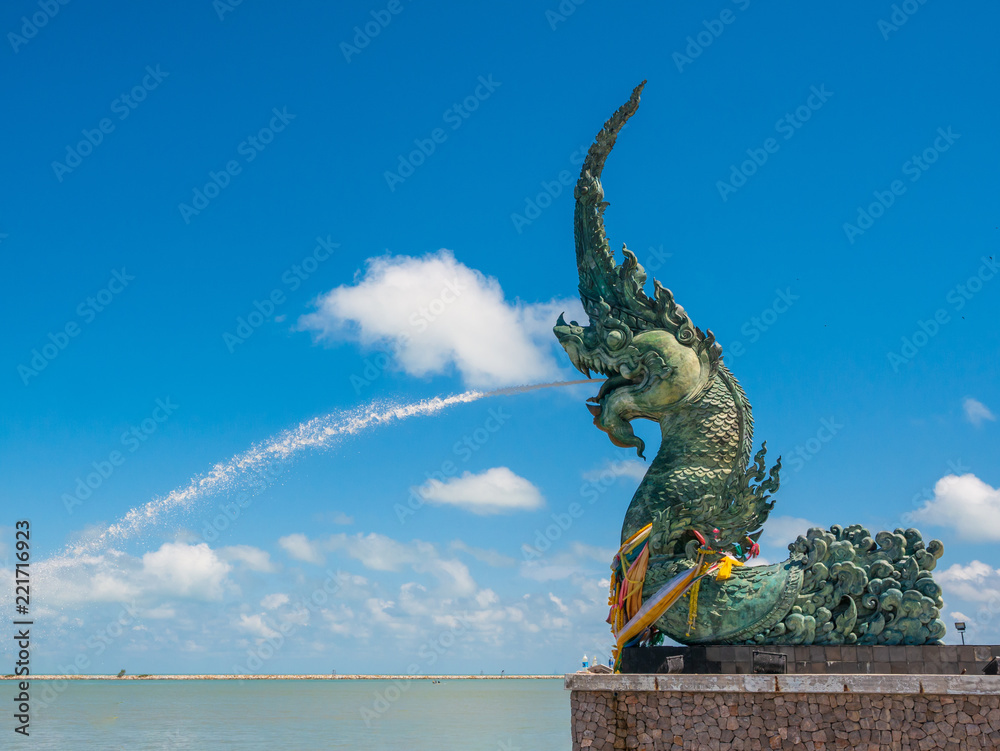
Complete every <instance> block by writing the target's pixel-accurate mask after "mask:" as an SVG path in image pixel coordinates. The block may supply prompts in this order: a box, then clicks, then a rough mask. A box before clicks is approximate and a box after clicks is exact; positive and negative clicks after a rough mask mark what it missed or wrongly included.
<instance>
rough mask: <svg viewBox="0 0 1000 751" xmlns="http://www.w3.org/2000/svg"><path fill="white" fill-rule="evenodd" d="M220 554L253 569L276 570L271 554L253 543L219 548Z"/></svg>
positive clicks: (262, 570)
mask: <svg viewBox="0 0 1000 751" xmlns="http://www.w3.org/2000/svg"><path fill="white" fill-rule="evenodd" d="M219 555H220V556H222V557H223V558H225V559H226V560H227V561H239V562H240V563H242V564H243V565H244V566H246V567H247V568H248V569H250V570H251V571H260V572H262V573H271V572H273V571H276V570H277V568H276V567H275V565H274V563H273V562H272V561H271V554H270V553H268V552H267V551H266V550H261V549H260V548H255V547H254V546H253V545H230V546H229V547H226V548H220V549H219Z"/></svg>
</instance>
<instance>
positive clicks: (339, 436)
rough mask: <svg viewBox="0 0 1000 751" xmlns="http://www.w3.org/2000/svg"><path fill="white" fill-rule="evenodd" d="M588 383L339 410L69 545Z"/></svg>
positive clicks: (94, 546)
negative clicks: (407, 430)
mask: <svg viewBox="0 0 1000 751" xmlns="http://www.w3.org/2000/svg"><path fill="white" fill-rule="evenodd" d="M600 380H601V379H598V378H591V379H583V380H578V381H555V382H553V383H540V384H532V385H527V386H512V387H507V388H500V389H494V390H492V391H466V392H464V393H461V394H454V395H452V396H447V397H434V398H433V399H423V400H421V401H419V402H414V403H412V404H395V403H392V402H388V401H373V402H371V403H369V404H367V405H365V406H363V407H358V408H355V409H349V410H338V411H336V412H331V413H330V414H328V415H324V416H322V417H316V418H313V419H312V420H307V421H306V422H303V423H301V424H299V425H298V426H297V427H295V428H291V429H289V430H284V431H282V432H281V433H278V434H277V435H275V436H273V437H272V438H269V439H268V440H266V441H263V442H261V443H258V444H254V445H253V446H251V447H250V448H249V449H248V450H247V451H244V452H243V453H241V454H237V455H236V456H234V457H232V458H231V459H229V460H227V461H224V462H220V463H218V464H216V465H215V466H214V467H212V469H211V470H210V471H208V472H206V473H205V474H202V475H197V476H195V477H193V478H191V481H190V482H189V483H188V484H187V485H185V486H183V487H181V488H177V489H176V490H172V491H171V492H170V493H168V494H167V495H165V496H163V497H161V498H155V499H153V500H152V501H149V502H148V503H146V504H144V505H142V506H137V507H136V508H133V509H131V510H130V511H129V512H128V513H127V514H125V516H124V517H122V518H121V519H119V520H118V521H117V522H115V523H114V524H112V525H110V526H109V527H108V528H107V529H105V530H104V531H102V532H100V533H98V534H97V535H95V536H92V537H90V538H89V539H87V540H85V541H82V542H80V543H78V544H75V545H72V546H70V549H69V551H68V552H70V553H72V554H73V555H81V554H84V553H93V552H96V551H97V550H100V549H103V548H106V547H107V546H108V545H110V544H112V543H115V542H123V541H125V540H127V539H129V538H132V537H134V536H136V535H138V534H140V533H142V532H143V531H145V530H146V529H148V528H149V527H151V526H153V525H155V524H158V523H160V522H161V521H163V520H164V518H165V517H166V516H167V515H168V514H171V513H173V512H177V511H189V510H191V508H192V507H193V505H194V504H195V502H196V501H198V500H200V499H202V498H204V497H207V496H211V495H215V494H217V493H223V492H228V493H231V492H234V491H236V490H238V489H241V488H246V487H248V486H256V485H258V484H259V485H263V486H264V487H266V486H267V485H270V484H271V483H272V482H274V480H275V479H276V478H277V475H278V474H279V473H280V471H281V470H282V468H283V467H284V465H287V464H288V463H289V462H290V461H292V460H293V459H294V458H295V457H296V456H297V455H298V454H300V453H302V452H303V451H305V450H307V449H328V448H331V447H333V446H336V445H337V444H339V443H340V442H341V441H343V440H344V439H345V438H347V437H349V436H353V435H356V434H358V433H360V432H361V431H363V430H366V429H368V428H372V427H377V426H379V425H385V424H387V423H391V422H396V421H400V420H405V419H407V418H410V417H417V416H420V415H433V414H436V413H437V412H440V411H441V410H443V409H445V408H447V407H450V406H452V405H454V404H467V403H469V402H475V401H478V400H480V399H485V398H487V397H491V396H512V395H515V394H523V393H526V392H528V391H536V390H538V389H547V388H557V387H561V386H575V385H578V384H582V383H594V382H599V381H600Z"/></svg>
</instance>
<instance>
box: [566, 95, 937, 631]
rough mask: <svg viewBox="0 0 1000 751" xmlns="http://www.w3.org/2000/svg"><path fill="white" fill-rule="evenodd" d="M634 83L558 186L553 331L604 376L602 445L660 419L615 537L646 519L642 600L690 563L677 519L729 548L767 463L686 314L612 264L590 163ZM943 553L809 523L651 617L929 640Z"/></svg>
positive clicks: (741, 406)
mask: <svg viewBox="0 0 1000 751" xmlns="http://www.w3.org/2000/svg"><path fill="white" fill-rule="evenodd" d="M641 90H642V84H640V85H639V86H638V87H637V88H636V89H635V91H633V92H632V96H631V98H630V99H629V101H628V102H626V103H625V104H624V105H623V106H622V107H621V108H620V109H619V110H618V111H617V112H616V113H615V114H614V115H613V116H612V117H611V119H610V120H608V122H607V123H605V125H604V128H603V129H602V130H601V132H600V133H598V135H597V138H596V139H595V142H594V144H593V146H591V148H590V151H589V152H588V154H587V158H586V160H585V161H584V163H583V168H582V171H581V174H580V179H579V181H578V182H577V185H576V189H575V191H574V195H575V198H576V211H575V216H574V225H575V226H574V235H575V239H576V261H577V269H578V271H579V276H580V288H579V289H580V299H581V300H582V302H583V307H584V310H585V311H586V312H587V315H588V316H589V318H590V323H589V325H587V326H581V325H579V324H578V323H577V322H576V321H571V322H570V323H567V322H566V321H565V320H564V319H563V317H562V316H560V317H559V321H558V323H557V324H556V326H555V329H554V331H555V334H556V336H557V337H558V338H559V342H560V344H562V346H563V347H564V348H565V350H566V352H567V354H568V355H569V358H570V360H571V361H572V362H573V364H574V365H575V366H576V367H577V368H578V369H579V370H580V371H581V372H583V373H584V374H586V375H587V376H588V377H589V376H590V372H591V371H597V372H598V373H601V374H602V375H605V376H607V380H606V381H605V382H604V383H603V384H602V385H601V388H600V391H599V392H598V394H597V396H596V397H594V398H592V399H589V400H588V404H587V407H588V409H589V410H590V411H591V413H592V414H593V415H594V424H595V425H596V426H597V427H598V428H600V429H601V430H603V431H604V432H606V433H607V434H608V437H609V438H610V439H611V441H612V443H614V444H615V445H616V446H620V447H625V448H627V447H634V448H635V449H636V451H637V452H638V454H639V456H643V451H644V448H645V446H644V445H643V441H642V440H641V439H640V438H638V437H637V436H636V435H635V434H634V433H633V431H632V426H631V424H630V423H631V421H632V420H635V419H637V418H643V419H647V420H655V421H656V422H658V423H659V424H660V430H661V443H660V448H659V450H658V451H657V453H656V457H655V458H654V459H653V461H652V463H651V465H650V467H649V471H648V472H647V473H646V475H645V477H644V478H643V480H642V482H641V484H640V485H639V488H638V489H637V490H636V492H635V495H634V496H633V498H632V502H631V504H630V505H629V508H628V511H627V512H626V514H625V522H624V525H623V527H622V535H621V536H622V540H623V541H624V540H625V539H627V538H628V537H630V536H631V535H632V534H633V533H635V532H636V531H637V530H639V529H641V528H642V527H644V526H645V525H647V524H650V523H652V525H653V529H652V534H651V537H650V543H649V545H650V562H649V567H648V570H647V574H646V580H645V584H644V589H643V599H644V600H645V599H647V598H649V597H650V596H651V595H652V594H653V593H655V592H656V590H657V589H658V588H659V587H660V586H661V585H662V584H663V583H664V582H666V581H667V580H669V579H670V578H671V577H673V576H674V575H675V574H677V573H679V572H681V571H683V570H685V569H688V568H690V567H692V566H694V565H695V561H696V558H697V555H698V548H699V546H700V543H699V542H698V541H697V540H696V539H695V537H694V535H693V533H692V530H700V531H702V532H704V533H708V532H711V531H712V530H717V532H716V533H715V535H714V539H712V540H710V544H711V547H712V548H713V549H714V550H718V551H727V552H731V553H733V554H735V555H737V556H738V554H739V552H740V549H739V548H738V547H737V545H739V544H740V543H741V542H744V541H745V538H746V537H748V536H749V537H751V538H752V539H754V540H755V539H757V537H758V536H759V534H760V532H761V530H762V527H763V525H764V522H765V521H766V520H767V516H768V514H769V513H770V511H771V509H772V508H773V507H774V501H773V500H771V493H773V492H775V491H776V490H777V489H778V476H779V471H780V469H781V460H780V459H778V461H777V463H776V464H775V465H774V466H773V467H772V468H771V469H770V471H767V469H766V464H765V453H766V448H765V447H764V446H762V447H761V449H760V450H759V451H758V452H757V454H756V456H754V457H753V460H752V461H751V454H752V450H753V414H752V412H751V409H750V402H749V401H748V400H747V397H746V394H744V393H743V389H742V388H740V385H739V383H738V382H737V381H736V378H735V377H733V374H732V373H730V372H729V370H728V369H727V368H726V366H725V365H724V364H723V361H722V348H721V347H720V346H719V344H718V343H717V342H716V341H715V337H714V336H713V335H712V332H711V331H707V332H702V331H701V329H699V328H697V327H696V326H694V324H692V323H691V319H690V318H689V317H688V315H687V313H686V312H685V311H684V308H682V307H681V306H680V305H678V304H677V303H676V302H674V298H673V295H672V294H671V293H670V291H669V290H668V289H666V288H664V287H662V286H661V285H660V283H659V282H658V281H655V280H654V281H653V295H652V296H651V297H650V296H649V295H647V293H646V291H645V284H646V272H645V271H644V270H643V268H642V266H641V265H640V264H639V261H638V259H637V258H636V256H635V254H633V253H632V252H631V251H629V250H628V249H627V248H625V247H624V246H623V247H622V254H623V261H622V263H621V264H620V265H619V264H618V263H616V260H615V257H614V254H613V253H612V251H611V249H610V247H609V245H608V241H607V237H606V235H605V232H604V209H605V208H606V206H607V205H608V204H607V203H605V201H604V190H603V188H602V186H601V181H600V178H601V171H602V170H603V168H604V162H605V159H606V158H607V156H608V154H609V153H610V152H611V149H612V147H613V146H614V143H615V139H616V137H617V135H618V132H619V131H620V130H621V128H622V126H623V125H624V124H625V122H626V121H627V120H628V119H629V117H631V116H632V115H633V114H634V113H635V111H636V109H637V108H638V106H639V94H640V92H641ZM943 550H944V546H943V545H942V544H941V542H940V541H938V540H931V541H930V542H929V543H927V544H925V543H924V542H923V540H922V539H921V537H920V533H919V532H918V531H917V530H915V529H905V530H904V529H897V530H895V531H894V532H879V533H878V534H876V535H875V536H874V538H873V537H872V535H871V533H869V532H868V530H866V529H864V528H862V527H860V526H857V525H855V526H851V527H846V528H845V527H840V526H834V527H831V528H830V529H829V530H822V529H811V530H809V531H808V533H807V534H806V535H804V536H800V537H799V538H798V539H797V540H796V541H795V542H794V543H792V544H791V545H790V546H789V551H790V553H791V555H790V557H789V558H788V560H786V561H785V562H783V563H779V564H775V565H771V566H755V567H749V566H747V567H736V568H734V569H733V574H732V577H731V578H730V579H728V580H726V581H722V582H718V581H715V580H714V579H712V578H707V579H705V580H704V581H703V582H702V584H701V589H700V593H699V595H698V616H697V619H696V622H695V626H694V628H693V629H692V630H691V632H690V634H688V626H687V620H688V608H687V606H686V605H687V602H688V601H687V600H686V599H685V600H682V603H681V604H679V605H677V606H675V607H674V608H672V609H670V610H668V611H667V613H666V614H665V615H664V616H663V617H662V618H661V619H660V620H659V621H658V622H657V628H658V629H659V630H660V631H661V632H663V633H664V634H666V635H667V636H669V637H671V638H672V639H675V640H676V641H679V642H682V643H689V644H696V643H732V644H745V643H751V644H927V643H935V642H937V641H938V640H939V639H941V637H942V636H944V633H945V626H944V622H943V621H942V620H941V619H940V617H939V615H940V612H939V611H940V608H941V607H943V601H942V599H941V588H940V587H939V586H938V585H937V584H936V583H935V582H934V579H933V578H932V575H931V571H933V569H934V566H935V564H936V562H937V559H938V558H940V557H941V554H942V552H943ZM681 605H684V606H683V607H682V606H681Z"/></svg>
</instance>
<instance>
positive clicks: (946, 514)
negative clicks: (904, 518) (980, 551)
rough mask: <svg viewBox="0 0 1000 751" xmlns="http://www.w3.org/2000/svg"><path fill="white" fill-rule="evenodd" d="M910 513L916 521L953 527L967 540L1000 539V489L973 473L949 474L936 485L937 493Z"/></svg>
mask: <svg viewBox="0 0 1000 751" xmlns="http://www.w3.org/2000/svg"><path fill="white" fill-rule="evenodd" d="M911 516H912V518H913V520H914V521H917V522H926V523H927V524H933V525H935V526H939V527H950V528H951V529H954V530H955V531H956V532H957V533H958V536H959V537H961V538H962V539H965V540H972V541H976V542H996V541H1000V490H998V489H996V488H993V487H991V486H990V485H987V484H986V483H985V482H983V481H982V480H980V479H979V478H978V477H976V476H975V475H973V474H966V475H961V476H956V475H946V476H944V477H942V478H941V479H940V480H938V481H937V484H935V485H934V497H933V498H932V499H930V500H929V501H927V502H926V503H925V504H924V505H923V506H922V507H921V508H919V509H917V510H916V511H914V512H913V513H912V514H911Z"/></svg>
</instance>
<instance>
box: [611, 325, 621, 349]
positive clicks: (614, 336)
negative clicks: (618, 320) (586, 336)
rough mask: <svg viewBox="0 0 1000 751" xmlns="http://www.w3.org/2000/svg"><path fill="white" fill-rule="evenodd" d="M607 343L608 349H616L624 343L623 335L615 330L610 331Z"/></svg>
mask: <svg viewBox="0 0 1000 751" xmlns="http://www.w3.org/2000/svg"><path fill="white" fill-rule="evenodd" d="M607 342H608V348H609V349H618V348H619V347H620V346H622V344H624V343H625V335H624V334H623V333H622V332H620V331H618V330H617V329H612V330H611V331H609V332H608V335H607Z"/></svg>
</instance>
